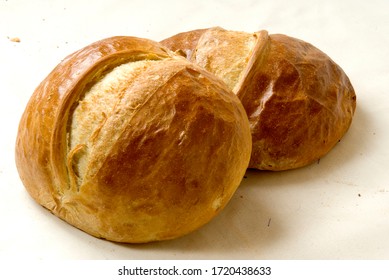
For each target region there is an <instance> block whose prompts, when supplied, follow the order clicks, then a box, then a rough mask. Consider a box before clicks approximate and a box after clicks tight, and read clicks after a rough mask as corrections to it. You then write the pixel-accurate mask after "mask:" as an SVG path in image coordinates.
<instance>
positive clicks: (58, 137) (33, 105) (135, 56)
mask: <svg viewBox="0 0 389 280" xmlns="http://www.w3.org/2000/svg"><path fill="white" fill-rule="evenodd" d="M143 61H145V62H147V63H146V64H147V65H146V66H144V69H143V68H142V69H141V67H143V65H142V62H143ZM138 62H140V64H139V63H138ZM125 64H128V67H130V71H131V69H132V68H134V69H137V71H138V72H137V73H136V75H135V74H134V75H133V76H132V78H129V79H128V81H127V80H126V81H124V85H125V90H123V93H122V94H119V95H117V96H115V97H114V98H116V99H114V101H115V102H114V103H112V104H114V106H112V107H110V106H101V104H99V105H98V104H96V108H97V109H96V110H103V111H101V114H102V116H103V117H102V118H100V119H98V120H96V122H97V123H96V124H94V125H92V124H91V128H90V131H87V130H88V127H87V126H85V125H81V127H80V125H79V123H77V122H78V121H79V119H80V120H82V119H83V118H86V117H87V116H89V117H90V116H91V115H90V113H91V112H90V111H91V110H92V109H90V108H92V107H90V105H93V103H91V104H90V105H88V104H87V105H88V106H89V107H88V106H84V105H82V104H83V103H86V102H92V101H90V100H89V101H87V99H88V98H87V97H86V96H89V95H91V94H95V92H97V95H96V96H98V92H99V89H97V90H96V89H95V87H94V85H96V84H98V83H99V82H100V81H102V80H103V79H105V77H108V76H109V75H111V74H112V73H113V72H115V71H116V72H118V71H121V70H120V69H119V67H118V66H120V67H121V65H125ZM134 65H135V66H136V65H137V66H136V67H138V68H136V67H135V66H134ZM139 65H140V66H139ZM133 66H134V67H133ZM139 69H141V70H139ZM134 71H135V70H134ZM92 92H93V93H92ZM91 100H93V99H91ZM95 102H98V100H97V101H95ZM80 104H81V105H80ZM88 114H89V115H88ZM97 115H98V111H97V112H92V116H97ZM75 122H76V125H75V124H74V123H75ZM85 130H86V131H85ZM88 133H89V134H88ZM75 134H77V135H75ZM78 134H79V135H80V136H79V135H78ZM85 135H89V136H88V137H86V136H85ZM250 153H251V137H250V131H249V124H248V120H247V115H246V114H245V111H244V109H243V107H242V105H241V103H240V101H239V99H238V98H237V97H236V96H235V95H234V94H233V93H232V92H231V91H229V90H228V89H227V88H226V87H225V85H224V84H223V83H222V82H221V81H219V80H218V79H217V78H216V77H215V76H214V75H212V74H210V73H208V72H206V71H204V70H201V69H200V68H198V67H196V66H194V65H193V64H191V63H189V62H186V61H185V60H183V59H181V58H179V57H177V56H174V55H173V54H172V53H171V52H169V51H168V50H167V49H165V48H164V47H162V45H160V44H158V43H156V42H153V41H149V40H146V39H140V38H134V37H113V38H108V39H105V40H102V41H99V42H96V43H94V44H91V45H89V46H87V47H85V48H84V49H81V50H80V51H77V52H75V53H74V54H72V55H70V56H68V57H67V58H66V59H65V60H64V61H62V62H61V63H60V64H59V65H58V66H57V67H56V68H55V69H54V70H53V71H52V72H51V73H50V74H49V76H48V77H47V78H46V79H45V80H44V81H42V83H41V84H40V85H39V86H38V88H37V89H36V91H35V92H34V94H33V96H32V97H31V99H30V101H29V103H28V105H27V107H26V110H25V112H24V114H23V116H22V119H21V121H20V125H19V131H18V137H17V142H16V164H17V168H18V171H19V174H20V177H21V179H22V181H23V183H24V185H25V187H26V189H27V190H28V192H29V193H30V194H31V196H32V197H33V198H34V199H35V200H36V201H37V202H39V203H40V204H42V205H43V206H44V207H46V208H48V209H49V210H50V211H52V212H53V213H54V214H55V215H57V216H58V217H60V218H62V219H64V220H65V221H67V222H68V223H70V224H72V225H74V226H76V227H78V228H80V229H82V230H84V231H86V232H88V233H90V234H92V235H94V236H97V237H101V238H105V239H109V240H113V241H119V242H134V243H138V242H149V241H154V240H164V239H171V238H176V237H179V236H182V235H184V234H186V233H189V232H191V231H193V230H195V229H197V228H198V227H200V226H202V225H203V224H205V223H206V222H208V221H209V220H210V219H212V217H214V216H215V215H216V214H217V213H218V212H219V211H220V210H221V209H222V208H223V207H224V206H225V205H226V203H227V202H228V201H229V199H230V198H231V196H232V195H233V193H234V191H235V190H236V188H237V187H238V185H239V183H240V181H241V179H242V177H243V175H244V172H245V170H246V168H247V165H248V162H249V157H250ZM81 158H82V159H83V160H84V162H85V163H83V164H81Z"/></svg>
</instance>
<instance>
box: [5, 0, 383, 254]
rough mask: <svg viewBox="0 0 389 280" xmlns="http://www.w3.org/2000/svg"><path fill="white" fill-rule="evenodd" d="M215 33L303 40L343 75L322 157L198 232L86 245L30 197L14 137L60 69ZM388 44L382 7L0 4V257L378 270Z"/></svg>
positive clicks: (257, 190)
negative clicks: (140, 42)
mask: <svg viewBox="0 0 389 280" xmlns="http://www.w3.org/2000/svg"><path fill="white" fill-rule="evenodd" d="M216 25H218V26H221V27H224V28H226V29H231V30H239V31H247V32H253V31H257V30H261V29H266V30H268V31H269V33H283V34H287V35H289V36H293V37H297V38H300V39H303V40H305V41H308V42H310V43H312V44H313V45H315V46H316V47H318V48H319V49H321V50H322V51H324V52H325V53H327V54H328V55H329V56H330V57H331V58H332V59H333V60H334V61H335V62H337V63H338V64H339V65H340V66H341V67H342V68H343V69H344V71H345V72H346V73H347V75H348V76H349V78H350V80H351V82H352V84H353V86H354V88H355V91H356V94H357V110H356V113H355V116H354V120H353V123H352V126H351V128H350V130H349V131H348V133H347V134H346V136H345V137H344V138H343V139H342V141H341V142H340V143H339V144H338V145H337V146H336V147H335V148H334V149H333V150H332V151H331V152H330V153H329V154H328V155H327V156H326V157H324V158H322V159H321V160H320V161H319V162H318V163H315V164H312V165H310V166H307V167H305V168H300V169H297V170H293V171H285V172H260V171H248V172H247V174H246V175H247V176H246V177H247V178H245V179H244V180H243V182H242V184H241V186H240V188H239V189H238V191H237V193H236V194H235V196H234V197H233V199H232V200H231V202H230V203H229V205H228V206H227V207H226V208H225V209H224V211H223V212H222V213H221V214H220V215H219V216H218V217H216V218H215V219H214V220H212V221H211V222H210V223H209V224H207V225H206V226H204V227H203V228H201V229H199V230H197V231H196V232H194V233H192V234H189V235H187V236H185V237H182V238H179V239H176V240H172V241H166V242H157V243H150V244H144V245H129V244H117V243H112V242H108V241H104V240H99V239H96V238H94V237H91V236H89V235H87V234H85V233H83V232H81V231H79V230H77V229H75V228H73V227H72V226H70V225H68V224H66V223H65V222H63V221H61V220H59V219H58V218H56V217H55V216H53V215H51V214H50V213H49V212H48V211H46V210H45V209H43V208H42V207H40V206H39V205H37V204H36V203H35V202H34V201H33V200H32V199H31V198H30V197H29V195H28V194H27V192H26V191H25V190H24V187H23V185H22V183H21V181H20V179H19V177H18V173H17V170H16V167H15V163H14V144H15V137H16V133H17V126H18V123H19V119H20V116H21V114H22V112H23V110H24V108H25V105H26V103H27V101H28V99H29V98H30V96H31V94H32V92H33V91H34V89H35V87H36V86H37V85H38V84H39V82H40V81H41V80H42V79H43V78H44V77H45V76H46V75H47V74H48V73H49V72H50V71H51V70H52V68H53V67H54V66H55V65H56V64H57V63H58V62H59V61H60V60H61V59H62V58H64V57H65V56H66V55H68V54H70V53H71V52H73V51H75V50H77V49H79V48H82V47H84V46H85V45H87V44H89V43H92V42H94V41H96V40H99V39H103V38H105V37H110V36H114V35H129V36H138V37H146V38H149V39H153V40H157V41H158V40H162V39H164V38H165V37H168V36H171V35H173V34H175V33H177V32H182V31H187V30H191V29H197V28H205V27H211V26H216ZM388 34H389V1H385V0H382V1H375V0H369V1H356V0H348V1H342V0H334V1H322V0H319V1H302V0H301V1H292V0H287V1H264V0H256V1H254V0H253V1H245V0H239V1H232V0H230V1H212V0H205V1H203V0H196V1H186V0H181V1H177V0H164V1H151V0H132V1H124V0H122V1H120V0H116V1H115V0H109V1H98V0H94V1H82V0H78V1H65V0H63V1H53V0H47V1H43V0H40V1H38V0H35V1H27V0H25V1H16V0H8V1H7V0H0V129H1V130H0V131H1V136H0V223H1V229H0V258H7V259H15V260H17V259H23V258H28V259H389V238H388V236H389V150H388V143H389V131H388V129H389V96H388V94H389V91H388V90H389V86H388V82H389V47H388V46H389V35H388ZM14 37H18V38H20V40H21V41H20V42H19V43H17V42H12V41H11V40H10V38H14Z"/></svg>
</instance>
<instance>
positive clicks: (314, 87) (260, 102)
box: [161, 27, 356, 171]
mask: <svg viewBox="0 0 389 280" xmlns="http://www.w3.org/2000/svg"><path fill="white" fill-rule="evenodd" d="M161 43H162V44H163V45H165V46H167V47H168V48H170V49H171V50H173V51H175V52H177V53H179V54H181V55H183V56H185V57H186V58H187V59H188V60H189V61H191V62H194V63H196V64H197V65H199V66H201V67H203V68H204V69H206V70H208V71H210V72H212V73H214V74H216V75H217V76H218V77H220V78H221V79H222V80H223V81H224V82H225V83H226V84H227V86H228V87H229V88H230V89H231V90H233V91H234V93H235V94H236V95H237V96H238V97H239V99H240V100H241V102H242V104H243V106H244V108H245V109H246V113H247V115H248V117H249V121H250V128H251V133H252V138H253V139H252V141H253V149H252V156H251V160H250V167H251V168H257V169H264V170H274V171H276V170H286V169H292V168H297V167H302V166H305V165H307V164H309V163H312V162H314V161H316V160H318V159H320V158H321V157H323V156H324V155H325V154H327V153H328V152H329V151H330V150H331V149H332V148H333V147H334V146H335V144H336V143H338V142H339V140H340V139H341V138H342V137H343V135H344V134H345V133H346V131H347V130H348V128H349V126H350V124H351V121H352V118H353V114H354V111H355V107H356V96H355V92H354V89H353V87H352V85H351V83H350V80H349V79H348V77H347V75H346V74H345V73H344V71H343V70H342V69H341V68H340V67H339V66H338V65H337V64H336V63H335V62H334V61H333V60H331V59H330V58H329V57H328V56H327V55H326V54H325V53H323V52H322V51H320V50H319V49H317V48H316V47H314V46H313V45H311V44H309V43H307V42H304V41H302V40H299V39H296V38H292V37H289V36H286V35H281V34H274V35H269V34H268V33H267V32H266V31H259V32H255V33H246V32H238V31H228V30H225V29H222V28H219V27H215V28H210V29H199V30H193V31H189V32H184V33H179V34H177V35H174V36H172V37H170V38H167V39H165V40H163V41H162V42H161Z"/></svg>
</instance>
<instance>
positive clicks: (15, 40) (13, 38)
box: [9, 37, 20, 43]
mask: <svg viewBox="0 0 389 280" xmlns="http://www.w3.org/2000/svg"><path fill="white" fill-rule="evenodd" d="M9 40H10V41H11V42H15V43H20V38H19V37H12V38H9Z"/></svg>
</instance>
